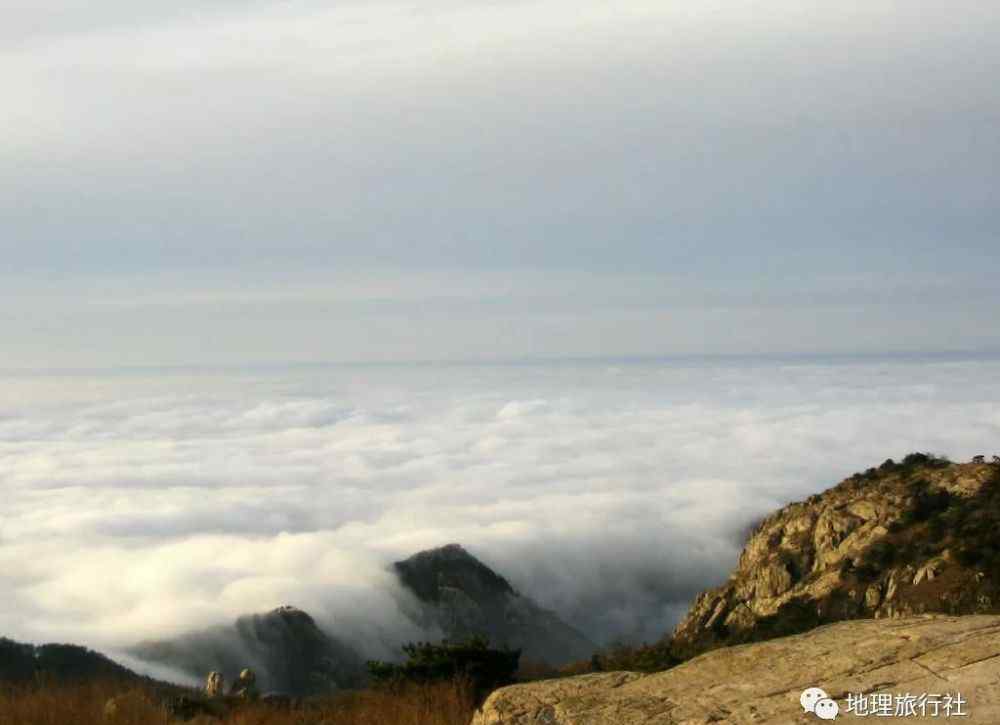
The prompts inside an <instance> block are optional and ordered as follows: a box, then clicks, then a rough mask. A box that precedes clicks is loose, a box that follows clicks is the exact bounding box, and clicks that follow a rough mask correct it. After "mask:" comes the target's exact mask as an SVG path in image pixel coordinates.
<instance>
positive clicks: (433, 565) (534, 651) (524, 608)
mask: <svg viewBox="0 0 1000 725" xmlns="http://www.w3.org/2000/svg"><path fill="white" fill-rule="evenodd" d="M393 569H394V570H395V572H396V574H397V576H398V577H399V580H400V582H401V583H402V584H403V586H404V587H406V588H407V589H409V590H410V591H411V592H413V594H415V595H416V597H417V598H418V599H419V600H420V601H421V602H423V603H424V605H425V606H426V611H425V616H426V617H427V619H428V623H433V624H436V625H437V626H439V627H440V628H441V629H442V630H443V631H444V632H445V634H446V636H447V637H448V638H449V639H452V640H461V639H467V638H469V637H472V636H476V635H479V636H485V637H487V638H489V640H490V642H491V643H493V645H495V646H507V647H510V648H512V649H520V650H522V660H524V661H535V662H538V661H545V662H548V663H549V664H552V665H560V664H564V663H567V662H572V661H574V660H579V659H584V658H587V657H590V655H591V654H592V653H593V652H594V651H595V650H597V645H595V644H594V643H593V642H592V641H590V640H589V639H588V638H587V637H586V636H585V635H583V634H582V633H581V632H579V631H578V630H576V629H574V628H573V627H571V626H570V625H568V624H567V623H566V622H564V621H563V620H562V619H560V618H559V617H558V616H557V615H556V614H555V613H554V612H551V611H549V610H547V609H543V608H542V607H540V606H538V605H537V604H536V603H535V602H534V601H532V600H531V599H529V598H528V597H526V596H523V595H522V594H520V593H518V592H517V591H516V590H515V589H514V588H513V587H512V586H511V585H510V583H509V582H508V581H507V580H506V579H504V578H503V577H502V576H500V575H499V574H497V573H496V572H494V571H493V570H492V569H490V568H489V567H488V566H486V565H485V564H483V563H482V562H481V561H479V560H478V559H476V558H475V557H474V556H472V555H471V554H470V553H469V552H467V551H466V550H465V549H464V548H462V547H461V546H460V545H459V544H448V545H447V546H442V547H440V548H437V549H429V550H427V551H421V552H420V553H418V554H414V555H413V556H411V557H410V558H408V559H406V560H404V561H399V562H396V563H395V564H393Z"/></svg>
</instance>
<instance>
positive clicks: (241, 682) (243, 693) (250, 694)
mask: <svg viewBox="0 0 1000 725" xmlns="http://www.w3.org/2000/svg"><path fill="white" fill-rule="evenodd" d="M231 694H233V695H236V696H237V697H241V698H243V699H244V700H254V699H256V698H257V695H258V692H257V675H255V674H254V672H253V670H251V669H250V668H244V669H243V670H242V671H241V672H240V676H239V678H237V680H236V682H234V683H233V689H232V692H231Z"/></svg>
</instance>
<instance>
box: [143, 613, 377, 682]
mask: <svg viewBox="0 0 1000 725" xmlns="http://www.w3.org/2000/svg"><path fill="white" fill-rule="evenodd" d="M130 653H131V654H133V655H134V656H136V657H138V658H140V659H143V660H146V661H148V662H156V663H160V664H165V665H169V666H171V667H174V668H176V669H178V670H181V671H183V672H186V673H188V674H190V675H191V676H193V677H196V678H198V679H199V680H200V679H204V678H205V676H206V675H207V674H208V673H209V672H212V671H218V672H221V673H222V674H223V676H224V677H225V678H226V682H227V683H228V682H233V681H234V680H235V678H236V676H237V675H238V674H239V672H240V670H242V669H243V668H244V667H250V668H251V669H253V670H254V671H255V672H256V673H257V677H258V683H259V687H260V689H261V691H263V692H267V691H276V692H283V693H288V694H293V695H314V694H323V693H328V692H331V691H333V690H336V689H338V688H346V687H356V686H359V685H360V684H362V683H363V681H364V662H363V661H362V659H361V657H360V656H359V655H358V654H357V653H356V652H355V651H354V650H352V649H351V648H350V647H348V646H347V645H346V644H344V643H342V642H340V641H339V640H337V639H336V638H335V637H332V636H331V635H329V634H327V633H326V632H324V631H322V630H321V629H320V628H319V627H318V626H317V625H316V622H315V621H314V620H313V618H312V617H311V616H309V615H308V614H307V613H306V612H304V611H302V610H301V609H297V608H296V607H291V606H284V607H278V608H277V609H274V610H272V611H270V612H267V613H266V614H251V615H246V616H243V617H240V618H239V619H237V620H236V622H235V623H234V624H232V625H224V626H217V627H211V628H209V629H205V630H202V631H199V632H191V633H189V634H185V635H182V636H180V637H176V638H174V639H170V640H160V641H152V642H143V643H140V644H138V645H136V646H135V647H133V648H131V649H130Z"/></svg>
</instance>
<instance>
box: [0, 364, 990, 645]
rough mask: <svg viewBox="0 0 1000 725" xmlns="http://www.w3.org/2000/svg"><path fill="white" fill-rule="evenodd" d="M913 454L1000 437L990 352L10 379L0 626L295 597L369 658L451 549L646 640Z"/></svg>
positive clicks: (601, 630)
mask: <svg viewBox="0 0 1000 725" xmlns="http://www.w3.org/2000/svg"><path fill="white" fill-rule="evenodd" d="M914 450H922V451H931V452H936V453H942V454H946V455H948V456H950V457H952V458H953V459H954V460H964V459H968V458H969V457H971V456H972V455H975V454H979V453H984V454H987V455H988V454H992V453H994V452H1000V360H995V359H970V360H960V359H953V360H943V359H937V360H908V359H895V360H854V361H849V360H842V361H821V360H812V361H809V360H793V361H779V360H750V359H745V360H729V361H725V360H714V361H713V360H705V361H695V360H687V361H664V362H585V363H584V362H561V363H559V362H553V363H546V364H532V365H493V366H490V365H413V366H404V365H395V366H388V365H387V366H360V365H356V366H339V367H326V368H320V367H317V368H298V369H292V368H289V369H269V370H244V371H221V370H215V371H201V372H197V371H179V370H171V371H162V372H152V371H146V372H121V373H116V374H103V375H95V374H84V373H81V374H75V375H65V376H54V375H48V376H41V375H39V376H29V375H11V376H7V377H3V378H0V496H2V503H0V511H2V515H0V592H3V597H0V635H2V636H8V637H13V638H15V639H20V640H25V641H33V642H45V641H55V640H58V641H72V642H76V643H82V644H87V645H90V646H92V647H95V648H101V649H105V650H108V651H118V648H122V647H125V646H127V645H129V644H132V643H135V642H137V641H139V640H143V639H148V638H160V637H165V636H170V635H173V634H178V633H181V632H185V631H189V630H192V629H195V628H199V627H203V626H207V625H211V624H218V623H223V622H231V621H232V620H233V619H234V618H235V617H236V616H238V615H240V614H244V613H248V612H261V611H265V610H267V609H270V608H272V607H275V606H278V605H281V604H286V603H288V604H294V605H297V606H299V607H302V608H304V609H306V610H307V611H310V612H311V613H313V614H314V615H315V616H316V617H317V619H318V620H320V621H321V623H323V624H324V625H325V626H327V627H329V628H330V629H331V630H332V631H335V632H336V633H337V634H338V635H340V636H343V637H344V638H345V639H347V640H348V641H351V642H352V643H354V644H355V645H356V646H359V647H360V648H361V649H362V651H363V652H364V653H365V654H367V655H369V656H385V655H387V654H391V652H392V650H393V648H394V647H395V645H396V643H398V642H400V641H405V640H406V639H408V638H413V637H415V636H419V635H420V634H421V632H419V631H418V630H416V629H415V626H414V625H413V624H412V621H411V620H410V619H408V618H407V617H406V615H405V611H406V609H407V607H408V606H409V605H410V604H412V602H410V601H409V600H408V598H407V595H406V593H404V592H401V591H400V590H399V587H398V585H397V583H396V581H395V579H394V577H393V576H392V575H391V574H390V573H389V572H388V571H387V569H386V567H387V564H388V563H389V562H391V561H394V560H398V559H400V558H403V557H406V556H408V555H410V554H412V553H414V552H416V551H418V550H421V549H424V548H428V547H434V546H440V545H442V544H446V543H449V542H460V543H462V544H463V545H465V547H466V548H467V549H468V550H469V551H470V552H471V553H473V554H474V555H476V556H477V557H479V558H481V559H482V560H483V561H484V562H485V563H487V564H488V565H489V566H491V567H493V568H494V569H496V570H497V571H498V572H500V573H502V574H503V575H504V576H506V577H507V578H508V579H509V580H510V581H511V583H512V584H513V585H514V586H515V588H517V589H518V590H519V591H521V592H522V593H524V594H526V595H528V596H531V597H533V598H534V599H535V600H537V601H538V602H539V603H540V604H542V605H543V606H546V607H549V608H552V609H554V610H556V611H557V612H558V613H559V614H560V615H561V616H563V617H564V618H565V619H566V620H567V621H569V622H570V623H572V624H574V625H576V626H577V627H579V628H580V629H581V630H583V631H584V632H586V633H587V634H588V635H590V636H591V637H592V638H593V639H595V640H596V641H598V642H600V643H608V642H612V641H615V640H619V639H625V640H633V641H636V640H653V639H656V638H658V637H659V636H660V635H662V634H663V633H664V632H666V631H667V630H668V629H669V628H670V627H671V626H672V625H673V623H674V622H675V621H676V620H677V618H678V617H679V616H680V615H681V614H682V613H683V612H684V611H685V609H686V607H687V606H688V604H689V602H690V600H691V598H692V597H693V595H694V594H695V593H697V592H698V591H699V590H701V589H703V588H705V587H708V586H711V585H714V584H717V583H718V582H719V581H721V580H722V579H723V578H724V577H725V576H726V574H727V573H728V571H729V570H730V569H731V568H732V566H733V565H734V563H735V560H736V558H737V555H738V552H739V548H740V545H741V542H742V539H743V537H744V536H745V532H746V530H747V527H748V526H749V525H750V524H751V522H753V521H754V520H755V519H756V518H758V517H759V516H761V515H762V514H764V513H766V512H769V511H771V510H773V509H774V508H776V507H778V506H780V505H782V504H784V503H786V502H789V501H791V500H796V499H801V498H804V497H806V496H808V495H810V494H812V493H816V492H818V491H821V490H823V489H825V488H827V487H829V486H831V485H833V484H835V483H837V482H838V481H840V480H841V479H842V478H844V477H846V476H848V475H850V474H851V473H853V472H854V471H857V470H860V469H864V468H867V467H869V466H872V465H877V464H878V463H880V462H881V461H883V460H884V459H886V458H887V457H895V458H899V457H901V456H903V455H905V454H906V453H908V452H910V451H914Z"/></svg>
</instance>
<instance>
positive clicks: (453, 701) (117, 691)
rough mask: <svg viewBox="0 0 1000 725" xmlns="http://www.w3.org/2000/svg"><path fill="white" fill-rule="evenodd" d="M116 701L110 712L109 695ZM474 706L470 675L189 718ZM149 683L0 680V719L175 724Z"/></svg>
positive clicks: (286, 722) (258, 721) (315, 718)
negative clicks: (294, 705)
mask: <svg viewBox="0 0 1000 725" xmlns="http://www.w3.org/2000/svg"><path fill="white" fill-rule="evenodd" d="M112 698H116V703H117V706H116V707H111V708H110V710H109V711H107V712H106V709H107V705H108V702H109V700H111V699H112ZM474 710H475V700H474V693H473V690H472V688H471V687H470V686H469V685H468V683H465V682H461V681H455V682H439V683H431V684H412V685H405V686H400V687H396V688H393V689H391V690H390V689H374V690H361V691H356V692H345V693H343V694H340V695H337V696H335V697H331V698H328V699H326V700H323V701H322V702H315V703H310V704H309V705H308V706H304V707H302V708H298V709H291V710H281V709H277V708H274V707H272V706H269V705H266V704H263V703H248V704H245V705H242V706H240V707H238V708H234V709H233V710H232V711H230V712H228V713H227V714H226V715H225V716H224V717H223V718H222V719H215V718H208V717H206V716H199V717H198V718H195V719H194V720H189V721H188V723H189V725H468V724H469V721H470V720H471V719H472V714H473V712H474ZM174 722H176V721H173V720H171V719H170V717H169V716H168V715H167V713H166V712H165V711H164V710H163V709H161V707H160V706H159V705H158V704H157V701H156V698H154V697H153V696H152V695H151V694H150V693H149V692H148V691H146V690H143V689H141V688H135V687H125V686H122V685H121V684H120V683H117V684H116V683H112V682H88V683H78V684H59V685H54V686H51V687H38V686H34V685H33V686H23V687H6V688H5V687H3V686H0V725H173V723H174Z"/></svg>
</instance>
